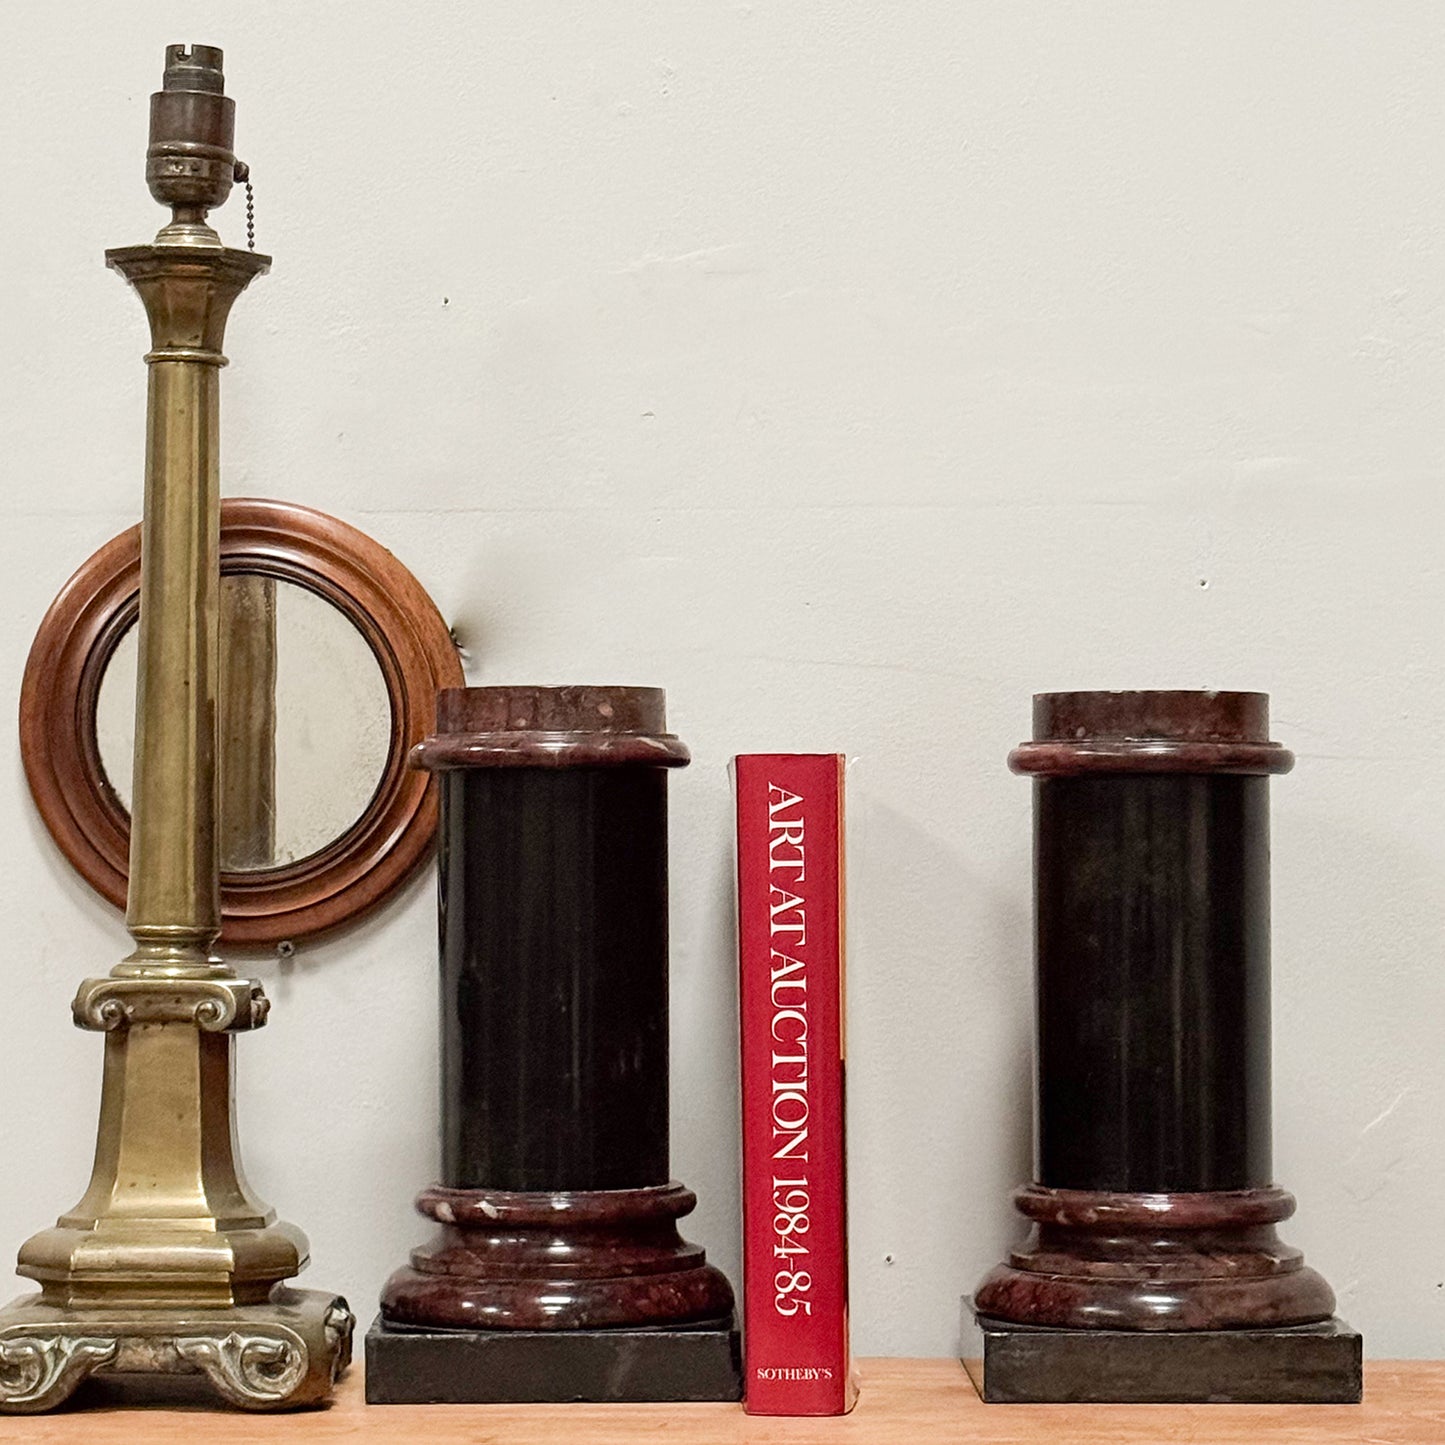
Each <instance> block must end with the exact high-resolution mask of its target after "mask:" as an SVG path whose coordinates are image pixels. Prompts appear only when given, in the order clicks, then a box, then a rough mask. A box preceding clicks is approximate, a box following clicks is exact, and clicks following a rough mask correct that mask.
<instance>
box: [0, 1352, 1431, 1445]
mask: <svg viewBox="0 0 1445 1445" xmlns="http://www.w3.org/2000/svg"><path fill="white" fill-rule="evenodd" d="M859 1370H860V1374H861V1377H862V1394H861V1395H860V1397H859V1401H858V1407H857V1409H856V1410H854V1412H853V1413H852V1414H851V1415H847V1416H843V1417H835V1418H828V1419H821V1420H797V1419H793V1420H782V1419H765V1418H753V1417H750V1416H747V1415H744V1414H743V1412H742V1410H741V1409H740V1408H739V1407H738V1406H736V1405H566V1406H558V1405H427V1406H415V1405H409V1406H387V1405H373V1406H369V1407H368V1406H367V1405H365V1404H364V1403H363V1402H362V1391H361V1373H360V1370H359V1369H353V1370H352V1371H351V1373H350V1374H349V1375H348V1376H347V1378H346V1380H345V1381H344V1382H343V1384H342V1387H341V1390H340V1393H339V1396H338V1398H337V1400H336V1402H335V1403H334V1404H333V1405H331V1406H330V1407H329V1408H327V1409H324V1410H318V1411H313V1412H311V1413H308V1414H301V1415H241V1414H236V1413H234V1412H229V1411H223V1410H219V1409H214V1408H208V1407H207V1406H205V1405H201V1404H196V1405H191V1406H188V1407H184V1408H175V1407H170V1408H165V1407H159V1406H156V1405H151V1406H148V1407H146V1408H144V1409H142V1408H137V1407H129V1408H117V1407H116V1406H115V1405H113V1404H89V1405H87V1406H84V1407H81V1408H77V1409H72V1410H68V1411H66V1412H64V1413H61V1414H56V1415H40V1416H34V1417H29V1418H0V1441H4V1442H6V1445H9V1442H12V1441H14V1442H21V1445H42V1442H43V1445H60V1442H64V1445H78V1442H83V1445H108V1442H118V1441H127V1442H131V1441H144V1442H147V1445H149V1442H156V1445H165V1442H168V1441H185V1442H188V1445H196V1442H203V1445H242V1442H245V1445H257V1442H266V1441H275V1442H277V1445H290V1442H293V1441H294V1442H299V1441H344V1442H347V1445H365V1442H369V1441H375V1442H377V1445H381V1442H383V1441H385V1442H396V1441H425V1442H427V1445H548V1442H558V1445H566V1442H575V1445H650V1442H654V1441H679V1442H686V1445H770V1442H773V1441H777V1442H792V1445H797V1442H804V1441H808V1442H813V1441H823V1442H828V1441H868V1442H869V1445H925V1442H934V1441H938V1442H959V1445H964V1442H967V1445H1035V1442H1039V1441H1048V1442H1051V1445H1331V1442H1349V1445H1442V1442H1445V1363H1442V1362H1438V1361H1428V1362H1427V1361H1410V1362H1405V1363H1389V1362H1367V1363H1366V1365H1365V1403H1364V1404H1363V1405H1271V1406H1262V1405H984V1404H983V1403H982V1402H981V1401H980V1400H979V1398H978V1396H977V1395H976V1394H975V1393H974V1390H973V1386H972V1385H971V1384H970V1383H969V1381H968V1377H967V1376H966V1375H965V1374H964V1371H963V1367H962V1366H961V1365H959V1364H957V1363H956V1362H954V1361H952V1360H864V1361H862V1362H861V1364H860V1366H859Z"/></svg>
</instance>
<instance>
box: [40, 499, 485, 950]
mask: <svg viewBox="0 0 1445 1445" xmlns="http://www.w3.org/2000/svg"><path fill="white" fill-rule="evenodd" d="M221 574H222V584H221V587H222V607H221V612H222V636H223V641H222V648H221V651H222V660H223V667H222V687H221V693H222V697H221V719H220V734H221V750H220V758H221V766H220V774H221V784H220V786H221V808H220V815H219V824H220V829H219V831H220V836H221V853H222V864H221V866H222V872H221V917H222V927H221V941H222V942H223V943H229V944H232V945H265V944H275V945H282V946H284V945H285V944H286V943H287V942H288V941H290V940H294V939H298V938H303V937H309V936H312V935H315V934H317V933H321V932H324V931H326V930H328V929H331V928H335V927H337V926H339V925H341V924H343V923H347V922H350V921H351V920H353V919H356V918H358V917H360V916H361V915H362V914H364V913H366V912H367V911H368V910H370V909H372V908H374V907H376V905H377V904H379V903H380V902H381V901H382V900H383V899H384V898H386V897H387V896H388V895H389V894H390V893H392V892H393V891H394V890H395V889H396V888H397V887H399V886H400V884H401V883H402V882H404V881H405V879H406V878H407V876H408V875H409V874H410V873H411V872H412V871H413V870H414V869H415V867H416V866H417V864H418V863H419V862H420V861H421V860H422V858H423V857H424V856H425V855H426V853H427V850H428V848H429V847H430V845H431V842H432V839H433V836H434V834H435V832H436V801H435V798H434V796H433V794H432V791H431V790H430V788H429V787H428V783H429V775H428V774H426V773H419V772H414V771H411V770H409V769H408V768H407V765H406V759H407V753H408V751H409V750H410V748H411V747H412V745H413V744H414V743H417V742H419V741H420V740H421V739H422V738H423V737H425V736H426V734H427V732H428V731H429V730H430V728H431V726H432V723H433V720H434V716H435V707H436V695H437V691H438V689H440V688H443V687H458V686H460V685H462V682H463V676H462V668H461V662H460V660H459V658H458V655H457V650H456V646H455V644H454V643H453V641H452V637H451V634H450V632H449V631H448V628H447V625H446V623H445V622H444V621H443V620H442V617H441V615H440V613H438V611H437V610H436V607H435V606H434V605H433V603H432V601H431V599H430V598H429V597H428V596H427V594H426V592H425V591H424V590H423V589H422V587H421V584H420V583H419V582H417V580H416V578H414V577H413V576H412V575H411V573H410V572H408V571H407V569H406V568H405V567H403V566H402V565H401V563H400V562H398V561H397V560H396V558H395V557H393V556H392V554H391V553H390V552H388V551H387V550H386V549H385V548H384V547H382V546H380V545H379V544H378V543H376V542H374V541H372V540H371V538H369V537H367V536H366V535H365V534H364V533H362V532H358V531H357V530H356V529H355V528H354V527H349V526H347V525H346V524H345V523H344V522H339V521H337V520H336V518H334V517H328V516H326V515H324V514H323V513H321V512H316V511H312V510H310V509H309V508H306V507H298V506H295V505H293V504H290V503H286V502H274V501H263V500H258V499H251V498H247V499H226V500H224V501H223V502H222V503H221ZM139 603H140V529H139V527H132V528H131V529H130V530H129V531H127V532H123V533H122V534H121V535H120V536H119V537H116V538H114V539H113V540H112V541H110V542H108V543H106V545H105V546H104V547H102V548H101V549H100V550H99V551H98V552H97V553H96V554H95V555H94V556H93V557H91V558H90V560H89V561H87V562H86V563H85V564H84V565H83V566H82V567H81V568H80V570H79V571H77V572H76V574H75V575H74V576H73V577H72V578H71V579H70V581H69V582H67V583H66V584H65V586H64V587H63V588H62V589H61V592H60V595H59V596H58V597H57V598H56V599H55V601H54V603H52V604H51V607H50V610H49V611H48V612H47V613H46V615H45V619H44V621H43V622H42V623H41V624H40V630H39V631H38V632H37V633H36V636H35V641H34V643H33V644H32V645H31V649H30V657H29V660H28V661H27V663H26V667H25V678H24V682H23V684H22V686H21V693H20V751H21V756H22V758H23V760H24V764H25V774H26V777H27V779H28V780H29V783H30V791H31V793H32V794H33V796H34V798H35V803H36V806H37V807H38V808H39V810H40V815H41V817H42V818H43V819H44V821H45V825H46V827H47V828H48V829H49V830H50V833H51V836H52V837H53V838H54V839H55V841H56V843H57V844H58V845H59V846H60V849H61V851H62V852H63V853H64V854H65V856H66V857H67V858H68V859H69V860H70V862H71V863H72V864H74V866H75V867H76V869H77V870H78V871H79V873H80V875H81V876H82V877H83V878H84V879H85V880H86V882H87V883H89V884H90V885H91V886H92V887H93V888H95V889H96V891H97V892H99V893H100V894H101V895H102V896H104V897H105V898H107V899H109V900H110V901H111V902H112V903H114V904H115V905H116V906H117V907H121V908H123V907H124V906H125V894H126V873H127V866H128V860H129V853H130V816H129V812H128V803H129V798H130V768H131V753H132V748H133V741H134V727H135V680H136V666H135V661H136V659H135V651H136V647H135V642H136V632H135V620H136V614H137V612H138V610H139Z"/></svg>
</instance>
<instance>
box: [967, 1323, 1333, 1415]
mask: <svg viewBox="0 0 1445 1445" xmlns="http://www.w3.org/2000/svg"><path fill="white" fill-rule="evenodd" d="M1360 1357H1361V1349H1360V1337H1359V1335H1358V1334H1356V1332H1355V1331H1354V1330H1352V1329H1351V1328H1350V1327H1349V1326H1348V1325H1347V1324H1345V1323H1344V1322H1343V1321H1342V1320H1338V1319H1333V1320H1329V1321H1327V1322H1326V1323H1324V1324H1319V1325H1295V1326H1292V1327H1290V1328H1288V1329H1273V1330H1197V1331H1189V1332H1185V1331H1177V1332H1175V1331H1159V1332H1158V1333H1154V1332H1152V1331H1146V1330H1055V1329H1037V1328H1031V1327H1029V1326H1025V1325H1008V1324H1003V1323H1001V1322H1000V1321H998V1320H988V1319H980V1318H979V1317H977V1316H976V1315H975V1314H974V1312H973V1308H972V1301H971V1300H969V1299H967V1298H965V1299H964V1301H963V1364H964V1368H965V1369H967V1371H968V1373H969V1375H970V1377H971V1378H972V1379H973V1383H974V1386H975V1387H976V1388H977V1390H978V1393H979V1395H980V1396H981V1397H982V1398H983V1399H984V1400H985V1401H986V1402H988V1403H989V1404H1023V1403H1032V1404H1083V1403H1098V1404H1159V1405H1175V1404H1195V1405H1208V1404H1239V1405H1357V1404H1359V1401H1360V1389H1361V1374H1360Z"/></svg>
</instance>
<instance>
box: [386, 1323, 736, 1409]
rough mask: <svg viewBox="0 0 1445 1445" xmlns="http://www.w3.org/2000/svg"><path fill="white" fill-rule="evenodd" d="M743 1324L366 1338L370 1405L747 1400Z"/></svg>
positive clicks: (389, 1330)
mask: <svg viewBox="0 0 1445 1445" xmlns="http://www.w3.org/2000/svg"><path fill="white" fill-rule="evenodd" d="M742 1390H743V1372H742V1347H741V1343H740V1340H739V1337H738V1327H737V1320H736V1318H731V1317H730V1318H728V1319H723V1320H711V1321H706V1322H703V1323H700V1324H692V1325H677V1326H672V1327H669V1328H666V1329H643V1330H628V1329H621V1330H417V1329H406V1328H400V1327H397V1326H393V1325H387V1324H384V1323H383V1322H382V1320H381V1317H380V1316H378V1317H377V1319H376V1320H375V1322H374V1323H373V1324H372V1326H371V1328H370V1329H369V1330H368V1331H367V1332H366V1403H367V1404H368V1405H491V1404H504V1403H521V1402H531V1401H541V1402H546V1403H552V1404H565V1403H568V1402H570V1401H581V1400H592V1401H608V1400H644V1401H645V1400H738V1399H741V1398H742Z"/></svg>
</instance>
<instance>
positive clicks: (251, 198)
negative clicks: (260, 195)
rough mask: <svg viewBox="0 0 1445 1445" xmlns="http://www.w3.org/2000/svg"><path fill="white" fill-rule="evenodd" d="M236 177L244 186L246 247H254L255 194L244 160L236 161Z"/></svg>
mask: <svg viewBox="0 0 1445 1445" xmlns="http://www.w3.org/2000/svg"><path fill="white" fill-rule="evenodd" d="M236 179H237V180H238V181H240V183H241V184H242V185H243V186H245V188H246V249H247V250H248V251H254V250H255V249H256V195H255V192H254V191H252V189H251V167H250V166H248V165H247V164H246V162H245V161H237V162H236Z"/></svg>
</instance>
